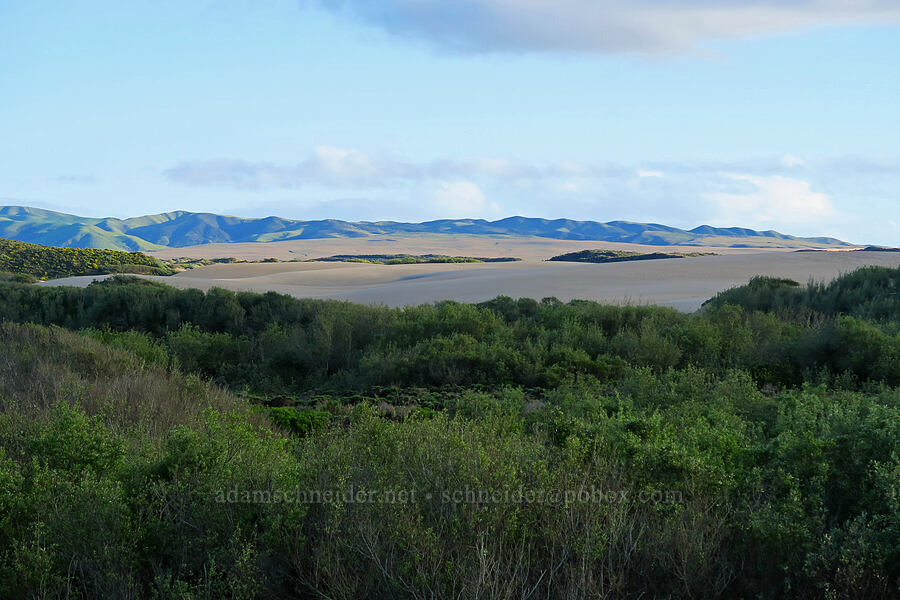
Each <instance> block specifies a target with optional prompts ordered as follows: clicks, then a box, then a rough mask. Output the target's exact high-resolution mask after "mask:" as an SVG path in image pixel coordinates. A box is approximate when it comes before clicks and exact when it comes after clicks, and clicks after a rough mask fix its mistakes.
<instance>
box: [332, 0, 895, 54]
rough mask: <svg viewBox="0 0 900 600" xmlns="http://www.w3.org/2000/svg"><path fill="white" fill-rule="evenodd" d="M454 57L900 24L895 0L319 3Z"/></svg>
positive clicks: (660, 48)
mask: <svg viewBox="0 0 900 600" xmlns="http://www.w3.org/2000/svg"><path fill="white" fill-rule="evenodd" d="M318 3H319V5H321V6H324V7H326V8H328V9H330V10H334V11H341V12H345V13H348V14H350V15H352V16H354V17H356V18H358V19H360V20H362V21H363V22H366V23H369V24H371V25H374V26H376V27H380V28H382V29H384V30H386V31H388V32H390V33H392V34H395V35H401V36H414V37H418V38H423V39H427V40H429V41H431V42H433V43H435V44H437V45H439V46H441V47H445V48H451V49H455V50H468V51H492V50H513V51H520V50H551V51H577V52H637V53H667V52H673V51H674V52H680V51H684V50H687V49H690V48H692V47H694V46H695V45H696V44H698V43H699V42H703V41H707V40H722V39H733V38H743V37H749V36H753V35H759V34H766V33H779V32H788V31H796V30H802V29H805V28H809V27H816V26H822V25H854V24H885V23H897V22H898V21H900V5H898V4H897V3H896V2H895V1H893V0H854V1H846V0H843V1H842V0H783V1H777V0H764V1H752V0H454V1H453V2H448V1H447V0H318Z"/></svg>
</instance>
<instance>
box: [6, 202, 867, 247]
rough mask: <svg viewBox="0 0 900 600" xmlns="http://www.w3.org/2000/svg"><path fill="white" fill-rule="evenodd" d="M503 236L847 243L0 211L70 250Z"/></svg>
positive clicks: (723, 234)
mask: <svg viewBox="0 0 900 600" xmlns="http://www.w3.org/2000/svg"><path fill="white" fill-rule="evenodd" d="M416 234H445V235H493V236H497V235H504V236H516V237H541V238H548V239H557V240H584V241H602V242H622V243H632V244H648V245H656V246H672V245H675V246H682V245H688V246H733V247H747V248H763V247H785V248H837V247H848V246H850V244H847V243H846V242H843V241H841V240H838V239H835V238H828V237H814V238H801V237H795V236H791V235H785V234H782V233H778V232H777V231H755V230H753V229H745V228H739V227H732V228H715V227H710V226H707V225H703V226H700V227H697V228H694V229H691V230H685V229H679V228H677V227H669V226H666V225H660V224H657V223H632V222H630V221H610V222H608V223H598V222H595V221H573V220H571V219H535V218H528V217H508V218H505V219H500V220H497V221H486V220H484V219H440V220H436V221H427V222H424V223H400V222H395V221H377V222H368V221H366V222H358V223H352V222H348V221H340V220H336V219H324V220H318V221H294V220H290V219H283V218H280V217H266V218H263V219H246V218H241V217H232V216H224V215H216V214H212V213H192V212H185V211H175V212H169V213H162V214H158V215H146V216H142V217H133V218H129V219H116V218H93V217H79V216H75V215H68V214H64V213H58V212H53V211H49V210H43V209H38V208H29V207H24V206H5V207H0V237H5V238H9V239H15V240H20V241H24V242H32V243H38V244H46V245H51V246H65V247H74V248H108V249H115V250H130V251H135V250H158V249H161V248H164V247H174V248H181V247H185V246H195V245H198V244H209V243H214V242H225V243H227V242H275V241H284V240H301V239H324V238H358V237H366V236H369V235H416Z"/></svg>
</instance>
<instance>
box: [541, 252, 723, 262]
mask: <svg viewBox="0 0 900 600" xmlns="http://www.w3.org/2000/svg"><path fill="white" fill-rule="evenodd" d="M694 256H715V252H650V253H646V252H629V251H627V250H579V251H577V252H567V253H566V254H560V255H558V256H554V257H552V258H548V259H547V260H551V261H558V262H583V263H611V262H625V261H631V260H660V259H663V258H686V257H694Z"/></svg>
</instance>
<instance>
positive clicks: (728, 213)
mask: <svg viewBox="0 0 900 600" xmlns="http://www.w3.org/2000/svg"><path fill="white" fill-rule="evenodd" d="M727 177H728V178H729V179H731V180H732V181H735V182H742V183H746V184H749V189H747V190H746V191H742V192H714V193H710V194H707V195H706V198H707V200H709V201H710V202H711V203H712V205H713V207H714V209H715V210H716V211H717V213H718V214H717V220H718V221H719V222H720V223H721V224H723V225H725V224H727V225H741V226H743V227H768V226H772V225H776V224H777V225H785V224H787V225H806V224H814V223H820V222H821V221H822V220H824V219H827V218H828V217H832V216H834V215H835V209H834V206H832V204H831V199H830V198H829V196H828V195H827V194H823V193H821V192H816V191H813V190H812V188H811V187H810V183H809V182H807V181H803V180H800V179H792V178H790V177H784V176H782V175H771V176H757V175H744V174H740V175H737V174H735V175H727Z"/></svg>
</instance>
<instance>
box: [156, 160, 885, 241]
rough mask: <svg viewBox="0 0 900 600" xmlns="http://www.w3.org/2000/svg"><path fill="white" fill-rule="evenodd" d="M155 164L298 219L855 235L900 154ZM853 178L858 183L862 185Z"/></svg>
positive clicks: (875, 208)
mask: <svg viewBox="0 0 900 600" xmlns="http://www.w3.org/2000/svg"><path fill="white" fill-rule="evenodd" d="M163 174H164V176H165V177H166V178H167V179H168V180H169V181H170V182H173V183H176V184H178V185H182V186H191V187H195V188H204V189H208V190H209V192H208V193H211V194H215V195H219V194H221V193H225V194H226V195H231V197H232V198H236V199H237V198H240V199H241V200H239V201H240V202H241V203H245V202H252V203H253V204H251V205H246V204H242V206H256V207H257V209H258V211H270V212H271V211H274V212H271V214H274V213H279V214H281V213H284V214H283V216H294V217H298V218H299V217H303V218H310V217H312V216H313V215H315V218H344V219H347V220H351V221H352V220H382V219H385V220H429V219H435V218H462V217H471V218H498V217H503V216H509V215H513V214H523V215H527V216H540V217H547V218H558V217H568V218H576V219H589V220H601V221H603V220H615V219H625V220H635V221H646V222H661V223H665V224H668V225H675V226H679V227H687V228H690V227H694V226H697V225H700V224H710V225H717V226H742V227H753V228H756V229H778V230H781V231H786V232H790V233H795V234H798V235H823V234H828V235H834V236H836V237H843V238H849V239H859V240H862V239H863V238H864V236H861V235H859V234H856V235H853V234H852V232H853V231H864V230H865V229H866V228H867V227H869V225H866V224H864V223H862V222H860V220H859V218H857V217H855V216H854V215H855V214H856V213H857V212H859V211H858V210H857V209H858V207H859V205H860V203H868V204H869V205H871V206H869V208H867V209H866V211H864V212H866V213H867V214H882V213H884V212H885V210H886V207H893V206H895V203H896V191H895V190H896V184H897V182H898V181H900V164H897V163H895V162H891V161H889V160H885V159H864V158H859V157H849V158H847V159H843V160H837V159H828V160H807V159H805V158H804V157H801V156H795V155H791V154H781V155H776V156H773V157H770V158H762V159H756V160H746V161H732V162H700V161H696V162H692V161H685V162H648V163H642V164H633V165H629V164H613V163H592V162H590V161H559V162H555V163H546V164H544V163H532V162H528V161H517V160H512V159H506V158H497V157H476V158H459V159H434V160H423V161H416V160H404V159H398V158H395V157H391V156H383V155H378V154H371V153H366V152H362V151H359V150H355V149H344V148H336V147H333V146H320V147H318V148H315V149H314V150H313V151H312V152H311V153H310V154H309V155H308V156H306V157H305V158H302V159H301V160H300V161H299V162H296V163H293V164H277V163H270V162H253V161H247V160H241V159H220V160H209V161H193V162H184V163H181V164H178V165H175V166H173V167H171V168H169V169H167V170H165V171H163ZM861 180H864V181H866V182H867V185H866V187H865V188H864V189H862V188H861V187H860V183H859V182H860V181H861ZM269 202H278V203H280V204H277V205H272V206H269V205H268V204H267V203H269ZM260 203H262V204H260ZM276 208H277V209H278V210H276ZM286 211H287V212H286ZM270 212H267V213H266V214H270ZM888 212H890V211H888ZM254 214H255V213H254ZM260 214H261V216H265V215H262V213H260Z"/></svg>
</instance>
